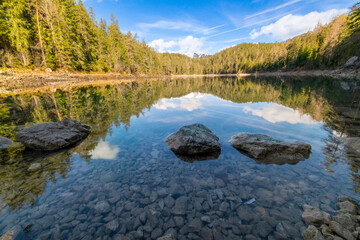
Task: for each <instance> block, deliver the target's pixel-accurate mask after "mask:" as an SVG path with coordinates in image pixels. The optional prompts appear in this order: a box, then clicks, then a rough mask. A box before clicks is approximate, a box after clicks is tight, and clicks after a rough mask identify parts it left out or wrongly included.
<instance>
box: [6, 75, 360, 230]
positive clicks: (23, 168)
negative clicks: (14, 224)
mask: <svg viewBox="0 0 360 240" xmlns="http://www.w3.org/2000/svg"><path fill="white" fill-rule="evenodd" d="M359 89H360V86H359V84H358V83H353V82H344V81H337V80H334V79H329V78H318V77H317V78H301V79H293V78H291V79H283V78H266V79H265V78H234V77H224V78H194V79H174V80H154V81H146V82H131V83H122V84H119V85H111V86H110V85H106V86H87V87H80V88H74V89H71V90H57V91H55V92H38V91H34V92H27V93H21V94H8V95H2V96H1V97H0V136H4V137H8V138H11V139H12V140H13V141H14V140H15V139H14V136H15V134H16V133H17V132H18V131H19V130H21V129H23V128H24V127H26V126H29V125H31V124H36V123H42V122H52V121H57V120H59V118H63V117H70V118H72V119H74V120H77V121H80V122H83V123H86V124H89V125H91V126H92V131H93V132H92V133H91V135H90V136H89V137H88V138H87V139H85V140H84V141H83V142H82V143H81V144H80V145H78V146H76V147H74V148H72V149H65V150H63V151H60V152H54V153H51V154H44V153H34V152H29V151H26V150H24V148H23V147H11V148H9V149H7V150H4V151H1V152H0V186H2V187H1V188H0V201H1V204H0V208H1V206H2V208H3V209H5V208H9V209H11V210H19V209H21V208H24V207H26V206H29V205H34V204H36V201H37V199H38V198H39V197H40V196H41V195H42V194H43V193H44V191H45V189H46V187H47V186H48V184H49V183H50V182H51V184H53V185H56V184H57V180H58V179H59V178H58V176H60V177H61V179H63V180H65V179H66V178H67V174H68V172H69V171H70V170H71V169H72V165H73V161H74V156H79V157H80V158H82V159H84V160H85V162H86V163H88V164H90V163H91V162H92V161H94V160H93V159H94V153H95V152H97V148H98V145H99V144H100V143H102V145H101V146H102V147H104V149H105V150H106V151H107V154H108V155H109V154H110V155H111V148H110V147H109V146H110V145H106V144H105V142H104V141H105V139H106V137H107V136H112V134H113V133H114V130H115V129H118V128H122V129H124V130H126V131H128V130H129V129H130V128H131V122H132V121H133V119H134V118H133V117H136V118H139V117H140V116H143V115H144V114H145V113H146V112H148V111H149V110H150V108H151V107H152V106H153V105H154V104H156V103H157V102H158V101H159V100H161V99H164V98H177V97H182V96H185V95H187V94H189V93H193V92H198V93H205V94H211V95H214V96H217V97H219V98H221V99H224V100H227V101H231V102H233V103H263V102H272V103H277V104H281V105H283V106H286V107H289V108H291V109H296V110H297V111H299V112H300V113H301V114H308V115H310V116H311V117H312V119H314V120H316V121H318V122H322V123H323V126H324V129H325V130H326V131H327V132H328V133H329V134H328V137H327V138H325V139H322V142H323V145H324V147H323V149H322V151H323V154H324V155H325V156H326V159H325V162H324V168H325V169H326V170H327V171H328V172H332V171H333V172H334V171H335V170H333V169H332V168H333V166H335V165H336V163H345V164H347V165H348V166H349V169H350V171H351V178H352V182H353V186H354V189H355V191H356V192H358V191H359V190H360V175H359V173H358V171H359V169H360V158H359V153H358V152H357V151H360V141H359V137H360V117H359V116H360V114H359V99H360V95H359V92H360V90H359ZM178 127H179V126H177V127H176V128H178ZM225 140H227V139H224V141H225ZM129 141H130V140H129ZM132 142H136V139H135V140H132ZM344 143H346V144H344ZM113 151H114V150H113ZM119 151H120V150H116V151H114V152H113V156H116V155H117V154H118V152H119ZM102 154H103V153H102V152H101V154H99V155H100V157H102V159H111V158H112V156H110V155H109V156H108V158H107V157H106V156H104V155H102ZM160 154H161V153H160ZM139 155H140V156H142V157H143V158H145V157H146V154H145V156H143V155H144V153H139ZM219 156H220V152H219V154H215V155H213V156H196V157H195V158H189V157H184V156H177V157H178V158H180V159H181V160H182V161H186V162H190V163H193V162H194V161H204V160H215V161H209V162H218V161H222V158H221V157H220V158H219ZM138 158H139V157H138ZM218 158H219V159H218ZM216 159H218V160H216ZM134 161H135V160H134ZM299 161H300V160H299ZM299 161H296V162H286V163H287V164H298V162H299ZM257 162H258V161H257ZM300 162H301V161H300ZM258 163H265V164H270V165H272V164H280V165H282V164H284V163H285V162H283V161H282V162H279V161H278V159H267V160H266V161H261V162H258ZM124 164H125V163H124ZM270 165H269V166H270ZM285 166H286V165H284V166H282V167H285ZM270 167H271V166H270ZM99 174H100V173H99ZM220 175H221V174H220ZM222 175H224V174H222ZM222 175H221V176H222ZM224 176H227V174H225V175H224ZM107 177H109V178H110V176H107ZM245 190H246V188H245V189H244V191H245ZM247 207H248V206H243V208H247ZM245 210H246V209H245ZM84 211H85V210H84ZM85 212H86V211H85ZM0 216H1V210H0ZM0 225H1V223H0ZM0 230H1V228H0ZM0 232H1V231H0Z"/></svg>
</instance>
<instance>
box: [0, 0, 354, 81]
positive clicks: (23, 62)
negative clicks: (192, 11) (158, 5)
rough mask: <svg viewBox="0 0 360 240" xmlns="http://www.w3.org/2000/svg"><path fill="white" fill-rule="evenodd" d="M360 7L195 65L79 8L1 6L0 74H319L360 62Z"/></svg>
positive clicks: (31, 3)
mask: <svg viewBox="0 0 360 240" xmlns="http://www.w3.org/2000/svg"><path fill="white" fill-rule="evenodd" d="M359 9H360V3H358V4H356V5H354V6H353V7H352V10H351V12H350V13H349V14H348V15H347V16H345V15H341V16H339V17H337V18H335V19H334V20H333V21H332V22H331V23H330V24H328V25H325V26H322V25H318V26H317V27H316V28H315V30H313V31H310V32H308V33H306V34H303V35H301V36H298V37H295V38H293V39H290V40H287V41H284V42H281V43H270V44H268V43H259V44H251V43H243V44H239V45H237V46H234V47H231V48H228V49H225V50H223V51H221V52H219V53H217V54H215V55H212V56H207V57H202V58H190V57H187V56H185V55H181V54H170V53H163V54H160V53H156V52H155V51H154V50H153V49H151V48H150V47H149V46H148V45H147V44H146V43H145V42H144V41H142V42H140V41H138V40H137V35H136V34H135V35H134V34H132V33H131V32H127V33H126V34H124V33H122V32H121V31H120V27H119V23H118V21H117V20H116V18H115V16H114V15H111V21H110V23H109V24H108V23H107V22H106V21H105V20H104V19H100V21H97V20H96V18H95V13H94V11H93V10H92V9H91V8H89V9H88V10H87V9H86V8H85V7H84V5H83V3H82V2H81V0H79V1H77V0H0V67H5V68H24V67H25V68H30V69H34V68H43V69H47V68H49V69H52V70H58V69H62V70H71V71H85V72H118V73H127V74H212V73H215V74H223V73H241V72H254V71H274V70H279V69H285V70H288V69H297V68H302V69H321V68H324V69H325V68H326V69H328V68H333V67H337V66H340V65H342V64H344V62H345V61H346V60H347V59H348V58H349V57H351V56H353V55H360V30H359V29H360V10H359Z"/></svg>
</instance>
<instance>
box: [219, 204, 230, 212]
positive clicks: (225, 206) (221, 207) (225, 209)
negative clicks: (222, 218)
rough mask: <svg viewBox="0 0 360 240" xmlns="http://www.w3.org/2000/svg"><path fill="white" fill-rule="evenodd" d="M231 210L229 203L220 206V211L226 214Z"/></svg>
mask: <svg viewBox="0 0 360 240" xmlns="http://www.w3.org/2000/svg"><path fill="white" fill-rule="evenodd" d="M228 208H229V204H228V203H227V202H222V203H221V204H220V207H219V210H220V211H222V212H226V211H227V210H228Z"/></svg>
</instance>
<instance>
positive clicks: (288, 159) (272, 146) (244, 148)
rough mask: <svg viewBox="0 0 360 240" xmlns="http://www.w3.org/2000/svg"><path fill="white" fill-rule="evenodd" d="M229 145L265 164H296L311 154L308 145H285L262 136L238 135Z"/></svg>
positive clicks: (296, 143) (299, 143)
mask: <svg viewBox="0 0 360 240" xmlns="http://www.w3.org/2000/svg"><path fill="white" fill-rule="evenodd" d="M229 143H230V144H231V145H232V146H233V147H234V148H236V149H237V150H238V151H239V152H241V153H243V154H244V155H246V156H249V157H251V158H253V159H254V160H255V161H256V162H258V163H265V164H278V165H282V164H285V163H287V164H296V163H298V162H299V161H302V160H304V159H305V158H309V155H310V153H311V145H309V144H306V143H302V142H298V141H295V142H292V143H287V142H283V141H280V140H277V139H273V138H271V137H269V136H266V135H263V134H249V133H239V134H237V135H235V136H233V137H232V138H231V139H230V141H229Z"/></svg>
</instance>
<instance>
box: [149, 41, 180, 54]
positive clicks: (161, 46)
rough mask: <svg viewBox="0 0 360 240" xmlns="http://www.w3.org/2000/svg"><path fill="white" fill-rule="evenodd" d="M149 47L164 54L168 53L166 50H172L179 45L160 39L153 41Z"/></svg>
mask: <svg viewBox="0 0 360 240" xmlns="http://www.w3.org/2000/svg"><path fill="white" fill-rule="evenodd" d="M149 45H150V47H152V48H154V49H155V50H156V51H158V52H164V51H166V49H169V48H172V47H174V46H175V45H177V43H176V42H175V41H168V42H166V41H165V40H164V39H162V38H160V39H156V40H154V41H152V42H151V43H150V44H149Z"/></svg>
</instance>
